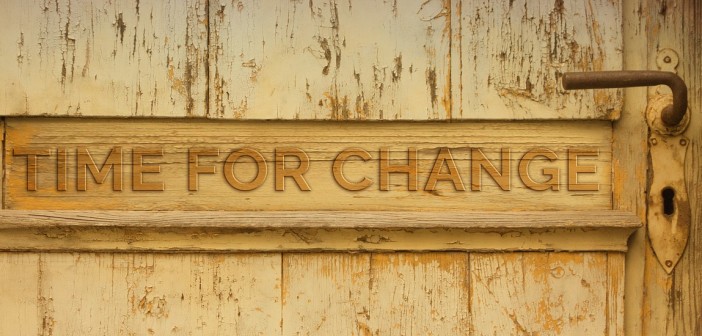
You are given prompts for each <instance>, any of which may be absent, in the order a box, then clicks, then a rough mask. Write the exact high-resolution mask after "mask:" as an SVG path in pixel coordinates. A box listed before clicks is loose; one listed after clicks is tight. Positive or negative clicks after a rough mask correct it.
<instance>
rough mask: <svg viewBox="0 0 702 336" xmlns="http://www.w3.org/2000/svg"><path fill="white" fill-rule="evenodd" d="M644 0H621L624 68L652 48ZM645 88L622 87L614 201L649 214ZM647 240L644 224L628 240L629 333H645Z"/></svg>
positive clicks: (641, 61) (637, 63) (641, 62)
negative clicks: (643, 326) (649, 43)
mask: <svg viewBox="0 0 702 336" xmlns="http://www.w3.org/2000/svg"><path fill="white" fill-rule="evenodd" d="M647 2H648V1H646V0H633V1H632V0H629V1H623V3H622V11H623V21H624V28H623V29H624V30H623V34H624V38H625V41H626V44H625V49H624V65H625V69H646V68H648V61H647V58H648V54H647V53H646V52H642V51H643V50H646V49H647V48H648V44H647V40H646V36H645V35H646V34H645V32H646V25H647V23H646V21H647V20H645V19H642V17H641V14H640V13H641V12H640V8H642V6H646V5H647ZM646 91H647V89H646V88H630V89H626V90H625V91H624V109H623V111H622V115H621V118H620V120H619V121H617V122H616V123H614V124H613V130H614V132H613V141H612V152H613V154H612V156H613V158H614V160H613V162H612V163H613V169H612V170H613V186H612V187H613V192H612V196H613V200H614V202H613V203H614V204H613V206H614V208H615V209H621V210H625V211H629V212H631V213H632V214H635V215H636V216H638V217H639V219H640V220H641V221H642V223H645V219H646V193H644V192H642V191H643V190H645V189H646V184H647V169H648V159H647V155H648V141H647V132H646V131H645V130H646V129H647V128H648V126H647V124H646V118H645V111H646V105H647V99H646ZM647 243H648V238H647V237H646V229H645V228H642V229H639V230H638V231H636V232H635V233H634V234H633V235H632V237H631V239H630V240H629V250H628V252H627V256H626V263H625V267H626V277H625V281H626V286H625V292H626V295H625V296H626V301H625V305H626V307H625V310H624V313H625V323H624V324H625V332H626V335H637V336H638V335H642V332H643V330H642V325H643V323H644V319H645V318H646V317H644V316H643V315H642V314H643V307H644V304H643V301H644V292H645V291H646V289H645V287H644V263H645V256H644V253H645V249H646V248H647V247H646V244H647Z"/></svg>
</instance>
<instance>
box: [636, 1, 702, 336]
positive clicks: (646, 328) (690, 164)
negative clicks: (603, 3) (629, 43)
mask: <svg viewBox="0 0 702 336" xmlns="http://www.w3.org/2000/svg"><path fill="white" fill-rule="evenodd" d="M639 13H640V15H641V20H642V21H643V22H645V23H646V26H645V27H644V28H645V30H644V31H643V32H642V34H645V36H646V38H647V43H648V46H649V48H648V49H647V51H648V53H647V58H646V61H647V64H648V68H649V69H656V68H659V69H662V70H666V71H675V72H677V74H678V75H679V76H681V77H682V78H683V79H684V80H685V82H686V84H687V86H688V93H689V96H688V99H689V101H688V108H689V110H688V112H689V113H691V117H692V118H691V120H690V125H689V127H688V129H687V131H686V132H685V135H686V136H687V137H688V138H690V148H688V153H687V159H686V161H685V180H686V182H687V190H688V196H689V200H690V208H691V209H692V227H691V230H690V235H689V241H688V244H687V249H686V251H685V253H684V254H683V256H682V259H681V260H680V262H679V263H678V265H677V266H676V268H675V270H674V272H673V274H672V275H668V274H667V273H666V272H665V270H664V269H663V268H662V267H661V266H660V265H659V263H658V261H657V259H656V256H655V255H654V254H653V251H652V249H651V248H650V246H649V245H648V244H647V246H645V251H644V252H645V261H646V262H645V272H644V288H645V289H646V291H645V293H646V295H645V297H644V303H643V312H642V320H643V327H642V329H643V333H644V334H648V335H699V334H702V300H700V299H699V298H700V293H702V188H700V183H702V169H700V167H702V165H701V164H700V157H702V117H700V111H702V95H700V92H701V90H702V74H701V73H700V68H702V43H701V42H700V36H702V27H701V25H700V22H702V4H700V2H699V1H666V2H660V3H658V2H647V3H645V4H644V5H643V6H642V7H641V9H640V10H639ZM664 49H672V50H673V51H674V52H675V54H676V55H677V59H676V60H672V62H670V63H665V61H664V57H661V52H662V51H663V50H664ZM639 52H641V50H639ZM675 61H677V62H675ZM660 93H669V90H668V89H667V88H664V87H659V88H651V89H650V90H649V97H651V96H653V95H654V94H660ZM647 243H648V242H647ZM639 256H640V257H643V256H642V255H641V254H639Z"/></svg>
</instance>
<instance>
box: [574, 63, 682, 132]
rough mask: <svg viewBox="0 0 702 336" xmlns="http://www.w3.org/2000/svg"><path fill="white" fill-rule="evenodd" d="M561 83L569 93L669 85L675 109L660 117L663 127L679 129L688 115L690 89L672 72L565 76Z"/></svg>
mask: <svg viewBox="0 0 702 336" xmlns="http://www.w3.org/2000/svg"><path fill="white" fill-rule="evenodd" d="M561 82H562V83H563V88H564V89H566V90H581V89H614V88H625V87H636V86H653V85H667V86H668V87H670V89H671V90H672V91H673V105H672V106H668V107H666V108H664V109H663V111H662V113H661V120H662V121H663V123H664V124H665V125H666V126H671V127H672V126H676V125H678V124H679V123H680V122H681V121H682V120H683V118H684V117H685V113H686V112H687V85H685V82H684V81H683V80H682V78H680V77H679V76H678V75H676V74H674V73H672V72H667V71H648V70H639V71H592V72H566V73H564V74H563V78H562V79H561Z"/></svg>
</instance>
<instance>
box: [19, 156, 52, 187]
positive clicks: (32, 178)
mask: <svg viewBox="0 0 702 336" xmlns="http://www.w3.org/2000/svg"><path fill="white" fill-rule="evenodd" d="M50 154H51V151H50V150H48V149H32V148H15V149H13V150H12V155H13V156H26V157H27V190H29V191H36V190H37V185H38V181H37V173H38V171H37V170H38V169H37V167H38V165H39V159H38V157H39V156H48V155H50Z"/></svg>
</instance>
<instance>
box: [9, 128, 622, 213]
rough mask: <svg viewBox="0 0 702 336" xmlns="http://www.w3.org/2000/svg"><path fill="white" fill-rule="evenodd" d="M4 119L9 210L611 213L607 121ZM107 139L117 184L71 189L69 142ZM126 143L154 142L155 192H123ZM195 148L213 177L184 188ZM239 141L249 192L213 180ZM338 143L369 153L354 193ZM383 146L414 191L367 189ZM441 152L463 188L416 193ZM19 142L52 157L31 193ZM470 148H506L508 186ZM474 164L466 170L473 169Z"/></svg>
mask: <svg viewBox="0 0 702 336" xmlns="http://www.w3.org/2000/svg"><path fill="white" fill-rule="evenodd" d="M6 123H7V125H6V127H7V135H6V137H7V140H6V148H5V159H6V162H7V163H6V165H7V176H8V180H7V182H8V184H7V191H6V199H5V203H6V207H7V208H10V209H75V208H76V207H80V208H81V209H120V210H174V209H177V210H315V211H320V210H385V211H387V210H401V211H406V210H411V211H430V210H451V211H454V210H493V211H502V210H505V211H515V210H522V211H524V210H561V209H568V210H592V209H610V208H611V173H610V171H611V134H612V131H611V127H610V123H608V122H602V121H591V122H581V123H567V122H542V123H529V122H509V123H477V124H476V123H371V124H364V123H348V124H340V123H330V122H324V123H318V122H294V123H293V122H213V121H185V120H130V121H120V120H99V119H92V120H78V119H21V118H11V119H8V120H7V121H6ZM497 139H499V140H497ZM115 146H119V147H120V148H121V149H122V151H123V153H122V157H123V159H122V160H123V166H124V167H123V177H122V183H121V185H122V190H121V191H114V190H113V189H114V184H113V180H112V175H110V174H112V173H109V174H108V175H107V176H106V177H107V179H106V180H105V181H106V182H105V183H103V184H99V185H98V184H95V183H94V181H93V179H92V177H91V176H90V175H88V176H87V179H88V182H87V185H86V189H88V190H85V191H79V190H77V185H76V179H77V174H76V168H75V164H76V155H77V154H76V150H77V148H78V147H85V148H87V149H88V150H89V152H90V154H91V156H92V157H93V159H94V160H95V162H96V164H97V165H98V167H101V166H102V163H103V162H104V161H105V158H106V157H107V155H108V154H109V153H111V151H112V150H113V149H114V147H115ZM291 146H294V147H298V148H300V149H302V150H303V151H305V152H306V153H307V155H308V156H309V160H310V168H309V170H308V171H307V173H305V175H304V178H305V180H306V181H307V183H308V184H309V186H310V188H311V191H302V190H300V189H301V188H300V187H298V185H296V183H294V181H293V180H292V178H287V180H288V181H287V182H286V183H287V184H286V189H285V190H284V191H278V190H275V187H274V186H275V184H274V175H275V169H276V168H275V166H274V164H273V162H274V160H275V155H274V154H273V153H274V151H275V150H276V148H282V147H291ZM59 147H60V148H66V150H67V151H69V155H68V159H67V165H68V184H67V188H66V189H67V190H66V191H57V189H58V188H57V186H56V183H57V173H56V165H57V163H56V155H55V153H56V151H57V148H59ZM135 147H148V148H157V149H159V148H162V149H163V153H164V155H163V156H162V157H160V156H157V157H153V156H152V157H149V158H148V161H146V162H149V163H151V164H154V163H156V164H160V170H161V173H160V174H145V175H144V176H145V179H148V181H152V182H162V183H163V184H164V186H165V191H133V190H132V189H133V177H132V168H131V167H130V165H133V163H132V162H131V160H132V151H133V149H134V148H135ZM199 147H212V148H214V149H218V150H219V151H220V155H219V156H200V158H199V160H198V161H199V163H198V164H199V165H203V166H211V167H214V168H211V169H215V174H204V173H203V174H199V177H198V181H199V182H198V187H197V189H198V190H197V191H192V190H189V189H191V188H190V187H189V184H188V181H189V178H188V172H189V170H188V169H189V168H188V150H190V149H193V148H199ZM242 147H247V148H253V149H256V150H258V151H259V152H260V153H261V154H262V155H263V157H264V159H265V160H266V162H267V166H268V171H269V173H268V177H267V178H266V180H265V181H264V182H263V184H262V185H261V187H259V188H258V189H255V190H251V191H239V190H236V189H234V188H233V187H231V186H230V185H229V184H228V182H227V181H226V179H225V178H224V176H223V169H224V168H223V167H224V164H223V161H224V160H225V159H226V158H227V156H228V155H229V153H231V152H232V151H233V150H236V149H239V148H242ZM350 147H360V148H363V149H365V150H367V151H368V152H369V153H371V157H372V159H371V160H369V161H368V162H363V161H361V159H359V158H354V159H353V160H349V161H348V162H347V163H346V164H345V165H344V172H345V174H346V176H348V177H349V179H354V181H355V179H359V180H360V179H361V178H362V177H367V178H369V179H372V180H373V181H374V183H373V185H371V186H370V187H368V188H367V189H366V190H362V191H357V192H352V191H348V190H345V189H343V188H342V187H341V186H340V185H339V184H337V183H336V182H335V180H334V178H333V176H332V162H333V160H334V159H335V158H336V156H337V155H338V153H339V152H341V151H343V150H344V149H347V148H350ZM383 147H386V148H388V149H389V154H388V155H389V157H390V160H389V162H390V164H391V165H401V164H405V165H406V164H407V162H408V161H407V160H408V155H409V154H408V149H409V148H416V149H417V153H418V154H417V162H418V163H417V164H418V169H417V172H418V183H417V187H418V188H417V189H419V190H417V191H410V190H409V189H410V187H409V183H408V180H407V179H408V178H407V176H406V175H405V176H403V175H402V174H397V173H394V174H392V176H390V184H389V187H388V189H390V190H389V191H384V190H379V189H380V187H381V186H380V179H379V172H380V165H379V158H380V149H381V148H383ZM441 147H448V148H450V149H451V150H452V154H453V157H454V161H455V163H456V165H457V167H458V173H459V174H460V175H462V178H463V184H464V185H465V186H467V187H466V189H467V190H466V191H460V190H458V191H457V190H456V187H455V185H454V184H453V183H451V182H450V181H440V182H439V183H438V185H437V187H436V190H427V187H426V186H427V179H428V177H429V175H430V172H431V170H432V167H433V166H434V162H435V160H436V156H437V153H438V152H439V148H441ZM22 148H40V149H48V150H50V151H52V153H53V154H52V155H50V156H41V157H39V158H38V162H39V163H38V168H37V169H38V172H39V173H38V190H36V191H29V190H27V189H28V187H27V182H26V177H27V172H26V170H27V157H26V156H15V155H13V153H14V150H15V149H22ZM471 148H479V149H480V150H481V151H482V152H483V153H484V154H485V155H486V156H487V158H488V159H489V160H490V161H491V162H494V165H495V166H497V167H500V166H501V162H500V159H499V158H500V153H501V151H502V149H505V148H507V149H509V150H510V151H511V153H510V160H509V162H510V164H509V166H510V169H511V177H510V186H509V188H510V190H509V191H506V190H502V189H501V187H499V186H498V185H497V183H496V182H495V181H494V180H492V178H491V177H490V176H488V174H487V173H482V177H481V178H480V180H479V181H477V178H476V179H473V178H472V177H471V176H472V174H471V173H470V169H471V164H472V162H471V160H469V158H470V156H471V155H472V154H471ZM539 148H547V149H549V150H552V151H554V153H555V155H557V157H558V158H559V159H557V160H555V161H554V162H549V161H548V160H547V159H545V158H536V159H534V161H532V162H531V164H530V166H529V171H530V174H531V176H533V177H532V178H534V179H538V180H539V181H544V180H546V179H548V177H547V176H544V175H543V173H542V169H546V168H557V169H558V171H559V176H560V180H559V181H560V183H559V189H560V190H558V191H554V190H546V191H535V190H531V189H529V188H527V187H526V186H525V184H524V183H523V181H522V180H521V179H520V175H519V173H518V171H519V164H520V162H523V161H521V158H522V156H523V155H524V153H526V152H527V151H529V150H532V149H539ZM581 148H586V149H590V150H593V151H596V152H598V153H599V154H597V155H596V156H590V157H581V158H580V159H579V160H578V163H577V164H578V165H582V166H594V167H596V168H595V169H596V172H595V173H587V174H581V175H580V177H579V180H580V182H581V183H585V182H595V183H598V184H599V186H598V188H599V190H595V191H570V190H569V186H568V174H567V172H568V169H569V168H568V161H567V158H568V154H567V153H568V151H569V150H573V149H575V150H577V149H581ZM113 154H114V153H113ZM244 160H245V159H242V161H241V162H239V163H236V164H235V168H234V169H235V172H236V174H237V175H238V176H239V178H241V179H252V178H253V177H254V176H255V175H256V172H257V165H255V164H253V163H252V162H246V161H244ZM288 160H290V161H294V160H295V159H292V158H288ZM287 164H288V165H293V164H295V163H294V162H289V163H287ZM477 168H478V166H477V165H473V169H477ZM444 169H445V168H444ZM500 169H502V168H500ZM483 170H484V169H483ZM88 174H90V172H88ZM118 176H119V175H118ZM246 181H248V180H246ZM476 184H480V185H481V187H480V188H481V190H480V191H474V190H472V189H473V188H472V185H476Z"/></svg>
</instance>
